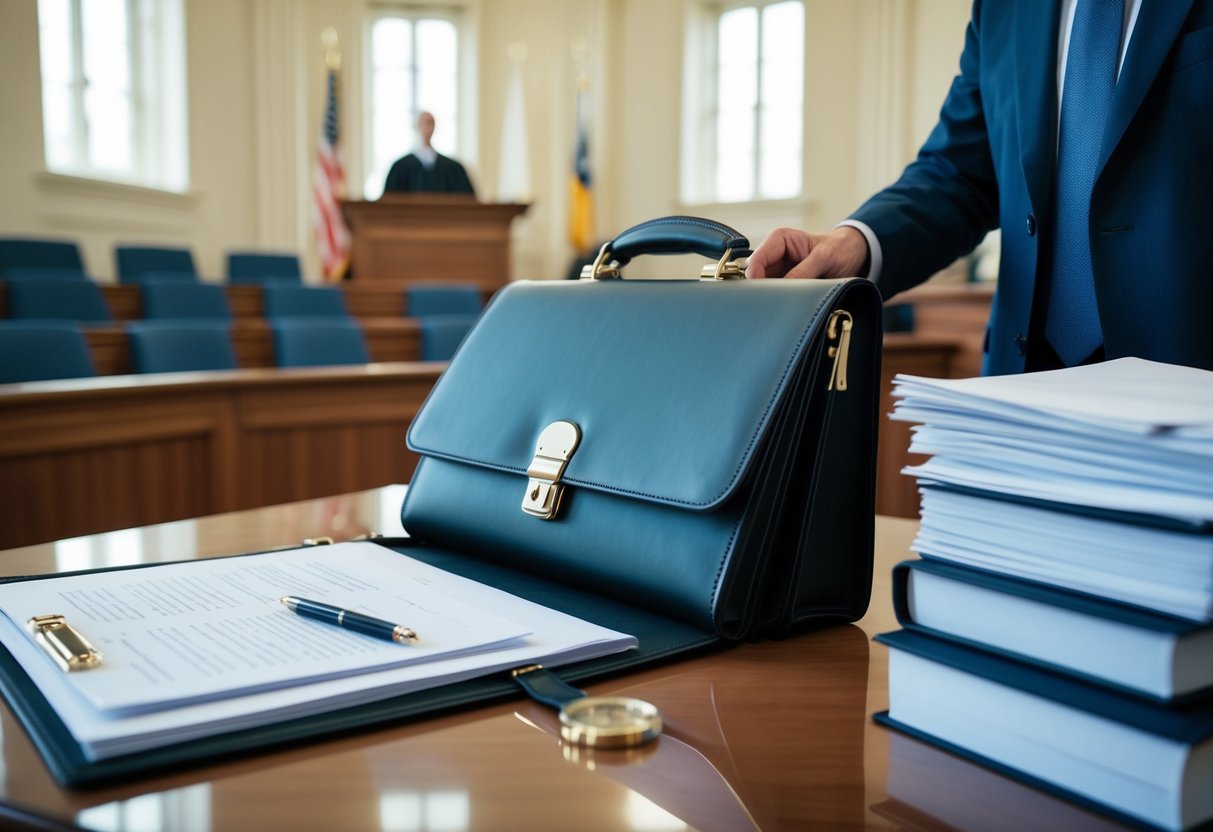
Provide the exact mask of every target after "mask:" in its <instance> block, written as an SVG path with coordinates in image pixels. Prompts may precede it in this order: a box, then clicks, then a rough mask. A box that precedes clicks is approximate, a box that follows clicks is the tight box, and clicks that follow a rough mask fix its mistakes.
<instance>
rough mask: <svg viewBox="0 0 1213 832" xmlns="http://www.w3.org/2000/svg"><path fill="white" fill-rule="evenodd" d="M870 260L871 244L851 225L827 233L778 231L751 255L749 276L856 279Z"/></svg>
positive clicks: (777, 229) (747, 274)
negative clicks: (869, 247)
mask: <svg viewBox="0 0 1213 832" xmlns="http://www.w3.org/2000/svg"><path fill="white" fill-rule="evenodd" d="M867 259H868V241H867V240H865V239H864V236H863V234H861V233H860V232H859V230H858V229H856V228H852V227H851V226H849V225H844V226H841V227H839V228H835V229H834V230H833V231H829V232H827V233H825V234H810V233H809V232H807V231H797V230H796V229H795V228H776V229H775V230H774V231H772V232H771V233H770V234H768V235H767V238H766V239H765V240H763V241H762V242H761V243H760V244H759V246H758V248H756V249H754V253H753V254H751V255H750V264H749V265H748V266H747V267H746V277H749V278H758V277H791V278H797V277H801V278H816V277H855V276H856V275H858V274H859V272H860V271H861V270H862V269H863V264H864V262H865V261H866V260H867Z"/></svg>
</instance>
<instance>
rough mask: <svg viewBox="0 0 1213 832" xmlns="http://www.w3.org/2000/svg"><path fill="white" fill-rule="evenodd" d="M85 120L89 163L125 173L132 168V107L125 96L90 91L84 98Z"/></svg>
mask: <svg viewBox="0 0 1213 832" xmlns="http://www.w3.org/2000/svg"><path fill="white" fill-rule="evenodd" d="M84 114H85V118H86V119H88V155H89V161H90V162H91V163H92V164H93V165H94V166H96V167H98V168H104V169H106V170H111V171H126V170H129V169H130V167H131V144H132V139H133V137H132V135H131V133H132V131H131V107H130V99H129V98H127V97H126V96H125V95H121V94H117V93H110V92H105V91H101V90H89V91H88V92H87V93H85V96H84Z"/></svg>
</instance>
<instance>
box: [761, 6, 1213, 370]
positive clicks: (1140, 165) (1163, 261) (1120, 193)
mask: <svg viewBox="0 0 1213 832" xmlns="http://www.w3.org/2000/svg"><path fill="white" fill-rule="evenodd" d="M1101 2H1102V3H1104V4H1105V6H1104V8H1103V9H1094V10H1093V9H1091V8H1084V6H1085V4H1089V3H1101ZM1111 6H1112V7H1114V8H1110V7H1109V6H1108V5H1107V0H975V2H974V4H973V12H972V19H971V21H970V24H969V27H968V30H967V33H966V39H965V47H964V52H963V54H962V55H961V59H960V74H959V75H958V76H957V77H956V79H955V80H954V81H953V83H952V88H951V90H950V92H949V94H948V97H947V100H946V101H945V102H944V105H943V109H942V111H941V113H940V118H939V123H938V124H937V125H936V127H935V129H934V131H933V132H932V133H931V135H930V137H929V138H928V139H927V141H926V143H925V144H924V145H923V147H922V149H921V151H920V152H919V155H918V158H917V160H916V161H914V162H913V163H912V164H910V166H909V167H907V168H906V170H905V172H904V173H903V174H902V176H901V178H900V179H899V180H898V181H897V182H896V183H894V184H893V185H891V186H889V187H888V188H886V189H885V190H883V191H881V192H880V193H878V194H876V195H875V196H874V197H872V198H871V199H870V200H869V201H868V202H867V203H865V204H864V205H863V206H862V207H860V209H859V210H858V211H856V212H855V213H854V214H853V215H852V216H851V217H850V218H849V219H848V220H846V221H845V222H844V223H843V224H841V225H840V226H838V227H836V228H835V229H833V230H831V231H829V232H827V233H824V234H810V233H806V232H803V231H798V230H795V229H787V228H781V229H777V230H776V231H774V232H772V233H771V234H770V235H769V236H768V237H767V239H766V240H764V241H763V242H762V244H761V245H759V246H758V248H757V249H755V251H754V254H753V256H752V257H751V258H750V266H749V274H750V276H751V277H779V276H786V277H806V278H812V277H842V276H847V275H854V274H860V275H867V276H868V277H870V278H871V279H872V280H874V281H875V282H876V283H877V285H878V286H879V287H880V289H881V292H882V294H883V295H884V297H886V298H888V297H891V296H892V295H894V294H896V293H897V292H900V291H902V290H904V289H908V288H910V287H911V286H914V285H916V284H918V283H920V282H922V281H923V280H925V279H927V278H928V277H930V276H931V275H932V274H934V273H935V272H936V271H938V270H939V269H941V268H943V267H945V266H947V265H948V264H949V263H951V262H952V261H953V260H954V259H955V258H957V257H959V256H961V255H963V254H966V253H968V252H969V251H971V250H972V249H973V247H974V246H976V245H977V243H978V242H979V241H980V240H981V239H982V237H983V236H984V235H985V234H986V232H987V231H989V230H991V229H993V228H998V227H1001V228H1002V260H1001V264H1000V270H999V277H998V289H997V292H996V294H995V298H994V305H993V309H992V310H991V315H990V323H989V327H988V328H987V331H986V358H985V363H984V366H983V371H984V372H985V373H987V374H1005V373H1018V372H1023V371H1025V370H1029V371H1030V370H1040V369H1050V368H1054V367H1060V366H1069V365H1072V364H1080V363H1087V362H1089V361H1097V360H1102V359H1104V358H1109V359H1110V358H1119V357H1122V356H1139V357H1142V358H1149V359H1153V360H1156V361H1164V362H1168V363H1174V364H1186V365H1190V366H1194V367H1203V368H1206V369H1213V0H1113V3H1112V4H1111ZM1122 7H1123V8H1122ZM1109 12H1110V13H1111V14H1113V15H1114V16H1115V20H1116V23H1115V24H1114V25H1113V26H1112V27H1111V28H1112V29H1117V28H1119V38H1120V40H1119V49H1117V48H1116V47H1115V46H1110V47H1108V48H1107V49H1106V50H1105V51H1106V53H1107V60H1108V61H1109V64H1108V67H1109V69H1108V79H1107V85H1106V87H1107V88H1106V93H1105V94H1103V96H1104V100H1103V103H1102V105H1100V103H1099V101H1098V100H1096V102H1095V104H1094V105H1093V108H1091V107H1092V105H1090V104H1089V102H1087V104H1088V107H1089V108H1088V109H1087V110H1083V111H1077V110H1074V111H1073V112H1072V114H1071V115H1070V116H1067V114H1066V113H1065V112H1064V109H1063V108H1064V107H1066V106H1069V105H1070V103H1071V102H1067V101H1066V95H1065V94H1063V93H1065V91H1067V90H1071V91H1073V92H1072V95H1071V98H1072V99H1073V101H1074V102H1076V103H1075V106H1077V103H1083V102H1082V101H1081V99H1082V98H1083V95H1087V93H1086V92H1084V93H1082V94H1080V92H1079V91H1080V88H1082V87H1083V86H1084V84H1086V81H1087V80H1088V78H1089V77H1090V76H1092V75H1094V74H1095V73H1086V74H1084V72H1085V70H1086V66H1087V65H1086V64H1085V63H1081V62H1084V61H1087V60H1088V59H1089V58H1090V57H1091V54H1092V53H1095V52H1099V51H1100V47H1099V46H1098V43H1097V42H1096V41H1095V40H1093V39H1091V38H1088V40H1087V41H1086V42H1085V43H1086V44H1087V45H1085V46H1084V45H1083V44H1082V43H1079V42H1078V40H1079V39H1080V38H1082V37H1088V36H1087V35H1086V34H1080V30H1082V31H1083V32H1085V31H1086V29H1087V28H1089V27H1090V26H1098V25H1103V24H1104V23H1106V22H1107V16H1108V14H1109ZM1122 13H1123V18H1121V14H1122ZM1084 15H1085V17H1084ZM1111 37H1112V42H1115V39H1116V37H1117V35H1116V33H1115V32H1113V33H1112V35H1111ZM1071 38H1073V39H1074V41H1072V40H1071ZM1092 43H1095V46H1094V47H1092V46H1091V44H1092ZM1117 52H1119V54H1117ZM1096 57H1098V56H1096ZM1068 64H1073V65H1072V66H1069V67H1067V65H1068ZM1113 67H1114V69H1113ZM1101 77H1102V76H1101ZM1087 86H1091V85H1089V84H1088V85H1087ZM1095 86H1098V85H1095ZM1099 95H1100V93H1098V91H1097V92H1096V94H1095V96H1094V97H1095V99H1098V98H1099ZM1088 97H1089V96H1088ZM1059 101H1060V102H1061V104H1060V106H1059ZM1100 106H1102V107H1103V109H1102V110H1100V109H1099V108H1100ZM1072 109H1073V108H1072ZM1090 113H1094V114H1095V115H1093V116H1090V115H1086V114H1090ZM1059 123H1060V135H1059ZM1076 126H1077V129H1076ZM1084 144H1085V147H1086V150H1085V151H1084V150H1083V149H1082V145H1084ZM1067 154H1068V155H1067ZM1075 157H1076V158H1077V162H1075ZM1084 159H1085V161H1084ZM1076 165H1077V167H1079V168H1081V167H1083V166H1084V165H1086V166H1087V167H1086V171H1085V173H1082V174H1081V175H1079V176H1074V175H1072V173H1071V171H1072V170H1073V169H1074V168H1075V166H1076ZM1084 177H1085V180H1084ZM1059 182H1062V183H1067V184H1065V185H1060V186H1059V184H1058V183H1059ZM1075 182H1077V183H1078V184H1077V187H1076V188H1075V186H1074V183H1075ZM1075 192H1077V194H1078V197H1077V198H1075V197H1074V194H1075ZM1068 205H1069V206H1073V207H1076V208H1077V210H1067V207H1066V206H1068ZM1069 229H1073V231H1072V232H1070V231H1068V230H1069ZM1072 264H1076V265H1073V268H1072V267H1071V266H1072ZM1067 303H1068V304H1069V305H1068V306H1067V305H1066V304H1067ZM1080 330H1081V331H1082V332H1081V333H1080V332H1079V331H1080ZM1075 333H1078V334H1081V335H1082V338H1079V339H1078V341H1079V345H1078V346H1065V348H1064V349H1063V344H1062V343H1061V342H1063V341H1065V340H1066V338H1067V336H1068V335H1071V334H1075ZM1084 338H1085V339H1087V340H1083V339H1084Z"/></svg>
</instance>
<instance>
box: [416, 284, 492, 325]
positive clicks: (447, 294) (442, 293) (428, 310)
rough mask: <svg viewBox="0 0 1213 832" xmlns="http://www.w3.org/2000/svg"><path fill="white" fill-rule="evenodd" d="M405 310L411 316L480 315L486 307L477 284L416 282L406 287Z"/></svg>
mask: <svg viewBox="0 0 1213 832" xmlns="http://www.w3.org/2000/svg"><path fill="white" fill-rule="evenodd" d="M405 300H406V307H405V312H406V314H407V315H408V316H409V317H410V318H424V317H426V316H429V315H479V314H480V310H481V309H483V308H484V301H483V300H482V299H481V296H480V289H479V288H478V287H476V286H466V285H464V286H460V285H449V284H434V285H427V284H416V285H413V286H409V287H408V288H407V289H405Z"/></svg>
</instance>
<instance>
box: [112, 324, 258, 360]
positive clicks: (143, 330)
mask: <svg viewBox="0 0 1213 832" xmlns="http://www.w3.org/2000/svg"><path fill="white" fill-rule="evenodd" d="M126 335H127V339H128V341H129V343H130V349H131V366H132V367H133V368H134V370H135V372H136V373H175V372H186V371H198V370H234V369H236V366H237V364H236V353H235V351H234V350H233V349H232V340H231V335H230V333H229V332H228V325H227V323H226V322H224V321H133V322H131V323H128V324H127V325H126Z"/></svg>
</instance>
